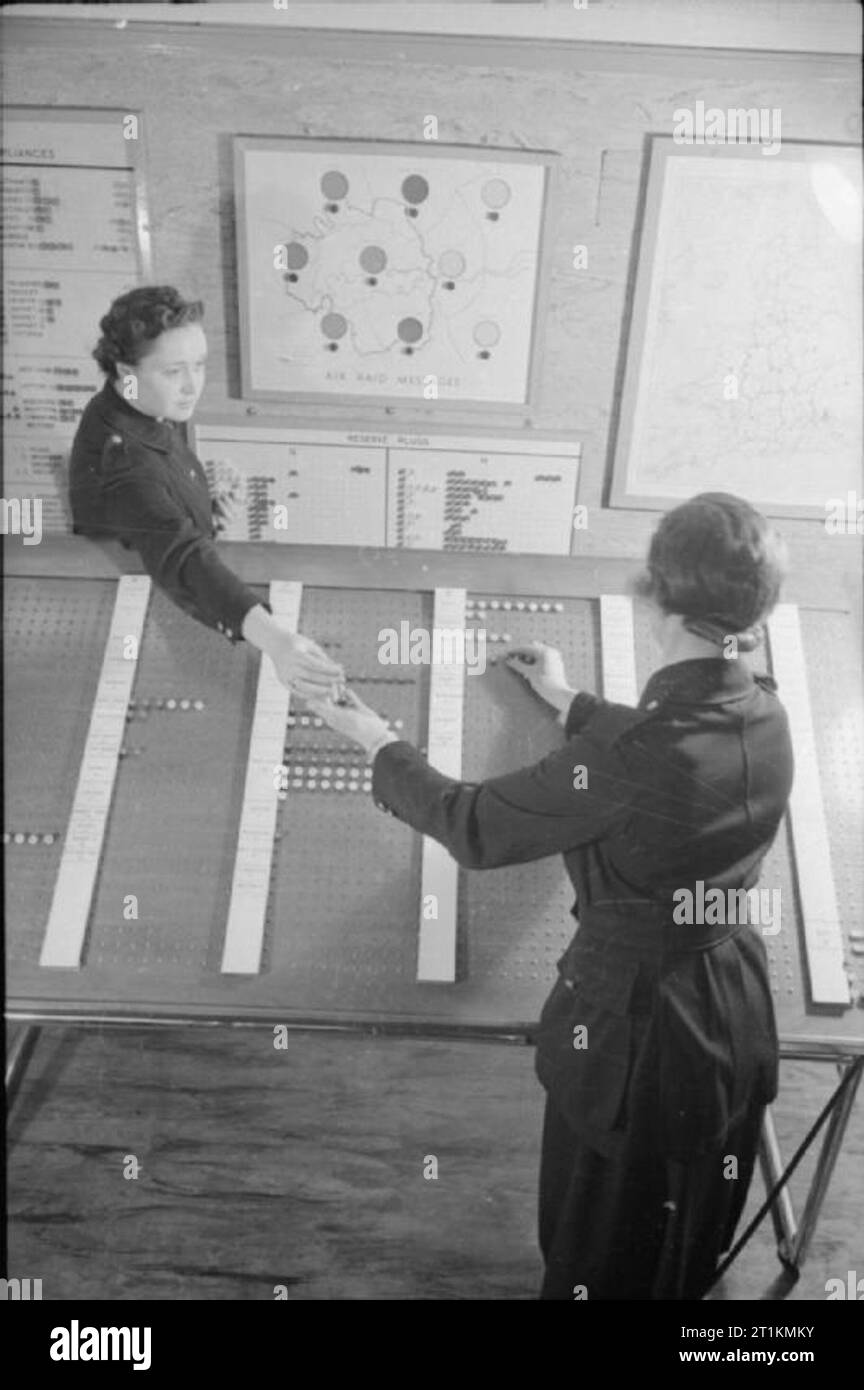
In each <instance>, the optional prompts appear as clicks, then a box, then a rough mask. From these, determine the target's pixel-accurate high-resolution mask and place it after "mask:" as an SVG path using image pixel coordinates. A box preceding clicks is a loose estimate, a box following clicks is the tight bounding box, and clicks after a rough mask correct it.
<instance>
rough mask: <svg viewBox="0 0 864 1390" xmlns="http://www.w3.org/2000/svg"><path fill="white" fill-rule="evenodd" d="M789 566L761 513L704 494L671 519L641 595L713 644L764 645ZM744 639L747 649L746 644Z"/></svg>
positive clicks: (657, 537)
mask: <svg viewBox="0 0 864 1390" xmlns="http://www.w3.org/2000/svg"><path fill="white" fill-rule="evenodd" d="M787 565H788V559H787V551H786V545H785V542H784V540H783V538H782V536H781V535H780V534H779V532H777V531H776V530H775V529H774V527H773V526H771V525H770V523H769V522H768V521H767V520H766V518H765V517H764V516H763V515H762V513H761V512H759V511H757V510H756V508H755V507H753V506H751V505H750V503H749V502H745V501H744V499H743V498H742V497H734V496H733V495H732V494H731V493H728V492H701V493H699V495H698V496H697V497H691V498H690V500H689V501H688V502H684V503H682V505H681V506H680V507H675V508H674V509H673V510H672V511H671V512H667V513H666V515H665V516H664V517H663V519H662V521H661V522H660V525H659V526H658V527H657V530H656V531H655V532H654V535H653V536H652V538H651V544H650V546H649V549H648V560H647V565H646V569H645V572H644V573H643V574H641V575H640V576H639V578H638V579H637V580H636V581H635V584H634V586H633V587H634V591H635V592H636V593H637V594H638V595H639V596H640V597H642V598H647V599H651V600H652V601H653V602H655V603H656V604H657V605H658V606H659V607H660V608H661V609H662V610H663V612H664V613H680V614H681V615H682V617H683V618H684V626H685V627H686V628H688V630H690V631H691V632H696V633H697V634H698V635H699V636H702V637H707V638H708V640H709V641H714V642H717V643H722V642H723V640H724V638H725V637H727V636H729V635H733V634H734V635H736V636H738V638H739V645H741V646H742V647H743V648H744V649H745V650H747V649H748V648H752V647H755V646H756V645H758V642H759V640H760V638H761V631H760V625H761V620H762V619H763V618H765V617H767V615H768V614H769V613H770V612H771V609H772V608H773V607H774V605H775V604H776V602H777V600H778V598H779V596H780V588H781V585H782V583H783V580H784V578H785V575H786V571H787ZM742 637H743V639H744V640H743V641H741V638H742Z"/></svg>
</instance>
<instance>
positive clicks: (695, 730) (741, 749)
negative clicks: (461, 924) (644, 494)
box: [312, 493, 793, 1300]
mask: <svg viewBox="0 0 864 1390" xmlns="http://www.w3.org/2000/svg"><path fill="white" fill-rule="evenodd" d="M784 568H785V550H784V546H783V542H782V540H781V539H780V538H779V536H778V535H777V534H776V532H774V531H773V530H772V529H771V528H770V527H769V525H768V523H767V522H766V521H765V519H764V517H762V516H761V515H760V514H759V513H758V512H757V511H756V510H755V509H754V508H753V507H751V506H750V505H749V504H748V503H747V502H745V501H742V500H741V499H740V498H737V497H732V496H729V495H728V494H725V493H703V494H701V495H700V496H698V497H694V498H693V499H691V500H690V501H689V502H685V503H684V504H683V505H682V506H679V507H676V508H675V509H674V510H673V511H671V512H669V513H668V514H667V515H665V516H664V517H663V518H662V520H661V522H660V524H659V526H658V528H657V531H656V533H655V534H654V536H653V538H652V541H651V544H650V549H649V552H648V559H647V567H646V570H645V572H644V574H643V575H642V576H641V578H640V580H639V581H638V582H637V585H636V592H637V594H638V595H639V596H640V597H641V598H642V599H643V600H645V601H647V602H648V603H649V604H650V608H651V615H652V632H653V636H654V638H655V640H656V642H657V645H658V648H659V653H660V659H659V663H658V666H657V668H656V669H655V670H654V672H653V674H652V675H651V676H650V678H649V680H648V682H647V684H646V685H645V688H644V690H643V691H642V695H641V698H640V700H639V703H638V705H637V707H636V708H635V709H634V708H630V707H629V706H626V705H621V704H616V703H613V702H611V701H607V700H602V699H599V698H598V697H597V696H596V695H593V694H590V693H588V692H576V691H575V690H573V689H571V688H570V686H569V685H568V682H567V678H566V675H565V672H564V667H563V662H562V660H561V656H560V654H559V653H558V652H556V651H555V650H554V649H552V648H550V647H544V646H542V645H541V644H539V643H535V644H534V645H533V646H529V647H523V648H517V649H514V650H513V651H511V652H510V653H509V654H508V661H509V663H510V664H511V667H512V669H513V670H515V671H517V672H519V673H520V674H521V675H523V676H524V677H525V679H526V680H527V681H528V682H529V684H530V685H531V686H532V688H533V689H534V691H535V692H536V694H538V695H539V696H540V697H541V698H542V699H543V700H544V701H546V702H547V703H548V704H549V705H551V706H552V707H554V708H555V709H557V710H558V711H559V712H560V715H559V720H560V722H562V723H563V726H564V737H565V740H566V742H565V745H564V747H563V748H562V749H560V750H558V751H556V752H553V753H551V754H549V755H548V756H547V757H545V758H543V759H542V760H541V761H540V762H539V763H537V764H535V765H534V766H533V767H527V768H523V769H521V770H520V771H516V772H512V773H509V774H507V775H505V776H502V777H495V778H492V779H490V780H489V781H487V782H483V783H480V784H469V783H460V782H454V781H452V780H451V779H449V778H447V777H444V776H442V775H441V774H440V773H438V772H436V771H435V769H434V768H431V767H429V765H428V764H427V763H426V761H425V760H424V759H423V758H422V757H421V756H420V754H419V753H418V752H417V750H416V749H415V748H413V747H411V746H410V745H409V744H407V743H405V742H404V741H402V740H399V739H397V738H396V736H395V735H394V734H392V733H391V732H390V730H389V729H388V727H387V725H386V723H384V721H383V720H382V719H380V718H379V716H378V715H376V714H375V713H374V712H373V711H372V710H370V709H368V708H367V707H366V706H365V705H363V704H362V703H361V702H360V701H359V700H358V699H356V697H355V696H354V695H353V693H352V692H348V695H347V701H348V704H347V707H344V708H341V707H340V706H339V705H337V704H334V703H333V702H332V701H331V700H329V699H327V700H321V701H315V702H313V706H312V707H313V708H314V709H315V710H316V712H317V713H319V714H321V715H323V716H324V717H325V718H326V719H327V720H328V722H329V723H330V724H331V725H332V727H333V728H335V729H336V730H338V731H339V732H340V733H342V734H345V735H347V736H348V737H351V738H353V739H355V740H356V741H357V742H358V743H361V744H363V745H364V746H365V747H366V749H367V752H368V755H369V758H370V760H372V761H373V766H374V773H373V796H374V800H375V803H376V805H377V806H378V807H379V808H381V809H382V810H386V811H389V812H390V813H391V814H393V815H395V816H397V817H399V818H400V819H402V820H404V821H406V822H407V824H408V825H410V826H413V828H414V829H415V830H418V831H421V832H422V833H423V834H424V835H431V836H432V837H433V838H434V839H436V840H439V841H440V842H441V844H443V845H445V846H446V847H447V849H449V851H450V853H451V854H452V855H453V856H454V858H455V859H457V860H458V862H459V863H460V864H462V865H464V866H465V867H466V868H471V869H491V868H495V867H497V866H499V865H504V864H518V863H524V862H527V861H528V860H533V859H542V858H544V857H546V856H548V855H553V854H563V855H564V862H565V865H566V868H567V872H568V873H569V875H570V878H571V881H572V883H573V886H574V888H575V890H576V905H575V906H574V908H573V914H574V916H577V917H578V922H579V929H578V931H577V932H576V935H575V936H574V938H573V940H572V941H571V943H570V946H569V947H568V949H567V951H566V952H565V954H564V956H563V957H562V958H561V960H560V961H559V963H558V971H559V979H558V981H557V983H556V985H555V987H554V989H553V990H552V993H551V994H550V996H549V998H548V999H547V1001H546V1004H545V1006H544V1009H543V1013H542V1015H541V1019H540V1024H539V1028H538V1033H537V1051H536V1070H537V1074H538V1076H539V1078H540V1080H541V1082H542V1083H543V1085H544V1087H545V1089H546V1091H547V1098H546V1114H545V1121H544V1129H543V1141H542V1155H541V1168H540V1206H539V1234H540V1245H541V1249H542V1252H543V1256H544V1260H545V1278H544V1281H543V1287H542V1291H541V1295H540V1296H541V1298H544V1299H568V1300H569V1299H574V1298H588V1299H590V1300H598V1299H601V1300H640V1299H642V1300H648V1299H698V1298H701V1297H702V1296H703V1294H704V1293H705V1291H706V1290H707V1288H708V1286H709V1285H710V1283H711V1281H712V1279H713V1275H714V1271H715V1269H716V1266H717V1261H718V1257H719V1256H720V1254H721V1253H722V1252H723V1251H724V1250H725V1249H727V1248H728V1247H729V1245H730V1244H731V1242H732V1238H733V1234H734V1230H735V1226H736V1224H737V1221H738V1218H739V1216H740V1214H741V1210H742V1208H743V1206H744V1201H745V1199H746V1196H747V1189H748V1187H749V1184H750V1180H751V1177H752V1172H753V1167H754V1162H755V1158H756V1153H757V1146H758V1140H759V1133H760V1128H761V1122H762V1116H763V1113H764V1108H765V1105H766V1104H767V1103H768V1102H769V1101H771V1100H773V1099H774V1096H775V1095H776V1091H777V1069H778V1047H777V1035H776V1029H775V1021H774V1010H773V1005H772V1001H771V993H770V988H769V984H768V978H767V968H766V952H765V946H764V942H763V940H762V937H761V934H760V931H759V928H758V926H755V925H753V924H744V925H739V924H738V923H739V922H740V917H739V916H738V915H737V914H734V915H735V921H734V922H733V920H732V918H733V914H732V913H731V912H730V913H728V914H725V913H724V914H723V915H722V919H721V922H720V923H719V924H717V925H709V924H705V923H700V922H699V921H698V920H696V921H693V922H692V923H690V924H688V923H686V922H682V916H681V914H680V912H679V911H678V909H679V906H680V904H681V903H682V902H686V901H687V899H686V898H684V897H682V895H681V893H680V890H682V889H684V890H689V892H690V893H691V895H692V897H691V899H690V901H691V902H696V901H698V900H699V888H698V885H699V884H700V882H701V884H702V885H703V890H702V891H703V893H704V894H705V895H707V894H708V891H709V889H711V888H718V889H720V890H721V891H723V893H724V895H726V890H738V889H745V890H746V889H749V888H751V887H752V886H753V885H754V884H755V883H756V881H757V879H758V875H759V870H760V866H761V863H762V860H763V858H764V856H765V853H766V851H767V850H768V848H769V846H770V845H771V842H772V841H773V839H774V837H775V834H776V832H777V829H778V826H779V824H780V821H781V818H782V816H783V813H784V810H785V807H786V802H787V799H788V796H789V791H790V788H791V784H792V773H793V762H792V749H791V746H790V741H789V732H788V725H787V720H786V715H785V711H784V709H783V707H782V705H781V703H780V701H779V699H778V698H777V695H776V693H775V692H776V686H775V684H774V682H773V681H772V680H771V679H770V678H769V677H766V676H756V675H754V673H753V671H752V669H751V667H750V664H749V661H748V658H747V656H746V655H745V653H747V652H749V651H751V650H753V649H754V648H755V647H756V646H757V645H758V642H759V640H760V624H761V620H762V619H763V618H764V617H765V616H766V615H767V614H768V613H769V612H770V610H771V609H772V608H773V606H774V604H775V603H776V601H777V598H778V596H779V591H780V584H781V580H782V577H783V572H784ZM733 638H734V639H735V640H734V641H731V640H729V639H733ZM577 767H578V768H584V769H586V771H587V778H586V777H585V776H584V775H582V774H580V776H579V777H577V778H574V769H576V768H577ZM725 900H726V901H729V900H730V899H729V896H726V897H725ZM703 901H704V899H703ZM715 901H716V900H715ZM704 915H705V916H709V914H708V913H705V914H704ZM714 915H716V914H714ZM787 929H788V928H787ZM773 930H774V926H773V924H772V931H773ZM582 1030H584V1031H582Z"/></svg>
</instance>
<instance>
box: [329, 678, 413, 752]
mask: <svg viewBox="0 0 864 1390" xmlns="http://www.w3.org/2000/svg"><path fill="white" fill-rule="evenodd" d="M307 704H308V705H309V708H310V709H311V710H312V712H313V713H314V714H317V715H318V717H319V718H320V719H323V720H324V722H325V723H326V724H329V725H330V728H331V729H335V731H336V733H337V734H342V735H343V736H344V737H345V738H350V739H353V741H354V742H355V743H360V744H362V746H363V747H364V748H365V749H366V751H367V753H368V751H369V749H370V748H374V746H375V744H376V743H383V742H384V741H387V742H391V741H393V742H395V739H396V735H395V734H391V731H390V727H389V725H388V724H387V721H386V720H385V719H382V718H381V715H380V714H376V713H375V711H374V709H370V708H369V706H368V705H364V703H363V701H362V700H360V699H358V698H357V696H356V695H355V694H354V691H353V690H345V691H344V693H343V695H342V698H341V699H340V701H339V703H338V704H337V703H336V701H334V700H332V699H323V700H308V701H307Z"/></svg>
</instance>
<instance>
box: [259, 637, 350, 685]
mask: <svg viewBox="0 0 864 1390" xmlns="http://www.w3.org/2000/svg"><path fill="white" fill-rule="evenodd" d="M264 650H265V651H266V652H267V655H268V656H269V657H270V660H271V661H272V662H273V665H274V666H275V667H276V674H277V676H278V677H279V679H280V681H281V682H282V684H283V685H287V686H288V688H289V690H293V691H294V692H295V693H296V694H297V695H299V696H300V698H301V699H303V700H312V699H315V698H318V699H321V698H323V697H325V696H327V695H330V694H332V693H333V691H334V689H335V688H336V687H341V685H342V682H343V681H344V680H345V671H344V669H343V668H342V667H341V666H338V665H337V664H336V662H335V661H331V660H330V658H329V656H328V655H327V653H326V652H325V651H323V650H322V648H321V647H319V646H318V644H317V642H313V641H312V639H311V637H304V636H303V635H302V633H299V632H288V631H286V630H285V629H284V628H280V629H279V630H278V631H277V632H275V633H274V634H272V635H270V636H268V639H267V645H266V647H265V648H264Z"/></svg>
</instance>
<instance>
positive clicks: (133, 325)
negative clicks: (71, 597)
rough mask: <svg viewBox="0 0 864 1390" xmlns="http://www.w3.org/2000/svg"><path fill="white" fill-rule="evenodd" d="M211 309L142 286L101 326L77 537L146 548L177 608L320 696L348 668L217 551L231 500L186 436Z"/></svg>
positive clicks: (78, 483)
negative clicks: (274, 608) (216, 494)
mask: <svg viewBox="0 0 864 1390" xmlns="http://www.w3.org/2000/svg"><path fill="white" fill-rule="evenodd" d="M203 313H204V309H203V305H202V304H201V302H200V300H194V301H187V300H184V299H183V298H182V297H181V296H180V294H179V293H178V292H177V290H175V289H173V288H171V287H170V286H164V285H163V286H143V287H141V288H139V289H134V290H131V291H130V292H129V293H128V294H124V295H121V296H120V298H119V299H116V300H115V301H114V303H113V304H112V305H111V307H110V309H109V310H108V313H107V314H106V315H105V317H104V318H103V319H102V321H101V323H100V325H99V326H100V328H101V330H102V337H101V338H100V340H99V343H98V346H97V347H96V349H95V351H94V353H93V356H94V357H95V358H96V361H97V362H98V363H99V366H100V367H101V369H102V371H103V372H104V373H105V376H106V381H105V385H104V386H103V388H102V390H101V391H100V392H99V393H98V394H97V395H96V396H94V397H93V399H92V400H91V401H89V402H88V404H87V406H86V407H85V409H84V413H83V415H82V417H81V420H80V422H79V425H78V429H77V431H76V434H75V439H74V441H73V444H72V453H71V457H70V462H69V498H70V503H71V506H72V517H73V523H74V524H73V531H74V532H75V533H76V534H79V535H86V536H93V537H112V538H115V539H118V540H120V541H121V543H122V544H123V545H124V546H125V547H126V548H127V549H134V550H137V551H138V553H139V555H140V556H141V559H142V561H143V563H144V568H145V569H146V570H147V573H148V574H149V575H150V576H151V577H152V579H153V580H154V582H155V583H156V584H158V585H159V586H160V588H162V589H164V590H165V592H166V593H167V594H168V595H169V596H170V598H171V599H173V601H174V603H176V604H177V606H178V607H180V608H182V609H183V610H184V611H185V612H187V613H189V614H190V615H191V616H192V617H194V618H197V619H198V621H199V622H202V623H204V624H205V625H206V626H208V627H212V628H215V629H216V630H217V631H218V632H221V633H223V634H224V635H225V637H227V638H228V639H229V641H231V642H239V641H241V640H242V639H244V638H245V639H246V640H247V641H249V642H251V643H252V644H253V645H254V646H256V647H259V648H260V649H261V650H262V651H264V652H266V653H267V654H268V656H269V657H270V658H271V660H272V661H273V664H274V666H275V668H276V671H277V674H278V675H279V678H280V679H281V680H282V682H283V683H284V684H285V685H287V686H289V687H290V688H291V689H292V690H294V691H296V693H297V694H298V695H301V696H303V697H308V696H311V695H318V696H323V695H326V694H328V693H330V692H331V691H332V690H333V686H334V684H337V685H338V683H340V682H341V680H342V677H343V671H342V668H341V667H340V666H338V665H336V664H335V663H334V662H332V661H331V660H330V658H329V657H328V656H327V654H326V653H325V652H324V651H322V650H321V649H320V648H319V647H318V646H316V644H315V643H314V642H312V641H311V640H310V639H309V638H308V637H302V636H300V635H299V634H296V633H292V632H290V631H288V629H286V628H285V627H283V626H282V624H281V623H279V622H277V620H276V619H275V618H274V617H273V616H272V613H271V610H270V606H269V604H267V603H262V601H261V599H260V598H258V596H257V594H255V593H254V591H253V590H252V589H250V588H249V586H248V585H247V584H244V583H243V581H242V580H241V579H239V578H238V576H237V575H236V574H234V573H233V572H232V571H231V570H230V569H229V568H228V566H227V565H225V564H224V563H223V561H222V560H221V559H220V557H219V555H218V553H217V550H216V546H215V545H214V539H215V536H216V532H217V529H218V528H219V526H220V525H221V524H222V523H224V522H225V521H226V520H227V519H229V518H230V514H231V503H230V499H229V498H228V496H227V495H226V496H225V497H223V498H222V499H211V496H210V491H209V487H208V484H207V478H206V475H205V473H204V469H203V468H202V467H201V464H200V462H199V461H198V459H197V457H196V456H195V454H194V453H193V452H192V450H191V449H190V448H189V446H188V444H187V443H186V433H185V424H186V421H187V420H189V419H191V416H192V412H193V410H194V409H195V406H196V404H197V403H198V398H199V396H200V395H201V392H202V390H203V389H204V372H205V363H206V359H207V340H206V338H205V336H204V330H203V328H202V327H201V319H202V316H203Z"/></svg>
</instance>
